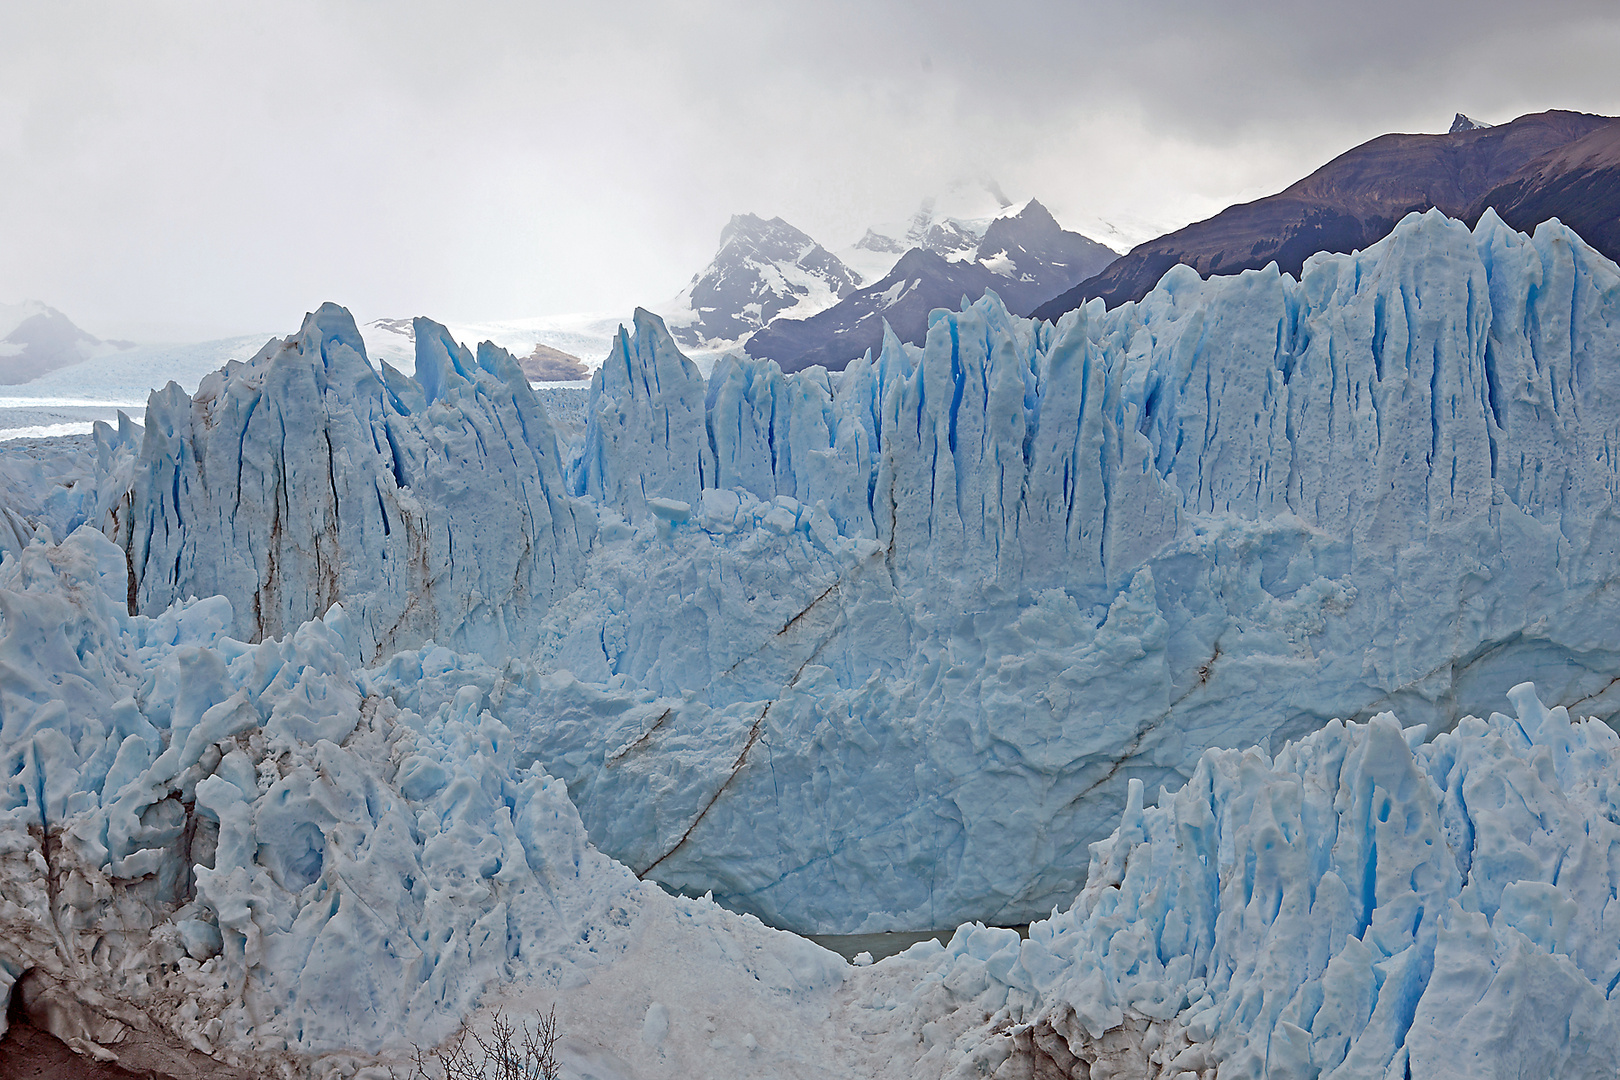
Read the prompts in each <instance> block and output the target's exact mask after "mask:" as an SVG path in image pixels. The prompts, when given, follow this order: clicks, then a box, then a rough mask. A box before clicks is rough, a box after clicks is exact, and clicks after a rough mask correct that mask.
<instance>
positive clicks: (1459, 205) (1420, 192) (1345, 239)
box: [1033, 110, 1620, 319]
mask: <svg viewBox="0 0 1620 1080" xmlns="http://www.w3.org/2000/svg"><path fill="white" fill-rule="evenodd" d="M1459 118H1460V119H1461V120H1463V121H1467V125H1466V126H1465V125H1463V124H1459V123H1457V122H1455V121H1454V122H1453V125H1452V130H1451V131H1450V132H1448V133H1447V134H1444V135H1401V134H1390V135H1381V136H1379V137H1378V138H1376V139H1372V140H1370V141H1368V142H1365V143H1362V144H1361V145H1360V146H1357V147H1354V148H1353V149H1351V150H1348V151H1346V152H1345V153H1343V154H1341V155H1339V156H1338V157H1336V158H1334V159H1333V160H1332V161H1330V162H1328V163H1327V164H1326V165H1323V166H1322V167H1321V168H1320V169H1317V170H1316V171H1315V172H1313V173H1311V174H1310V175H1309V176H1307V177H1305V178H1304V179H1302V180H1300V181H1298V182H1297V183H1295V184H1292V185H1290V186H1289V187H1287V188H1285V189H1284V190H1283V191H1280V192H1278V193H1277V194H1275V195H1271V196H1267V197H1266V198H1263V199H1257V200H1255V201H1254V202H1249V203H1242V204H1239V205H1236V206H1232V207H1228V208H1227V209H1226V210H1223V211H1221V212H1220V213H1219V214H1216V215H1215V216H1214V217H1212V218H1209V219H1207V220H1205V221H1200V222H1196V223H1194V224H1192V225H1188V226H1187V227H1186V228H1184V229H1178V230H1176V231H1175V232H1172V233H1169V234H1167V235H1165V236H1161V237H1159V238H1158V239H1156V240H1150V241H1148V242H1147V243H1144V244H1140V245H1138V246H1137V247H1135V248H1133V249H1131V251H1130V252H1129V253H1128V254H1126V255H1124V256H1122V257H1121V258H1119V259H1118V260H1117V261H1116V262H1114V263H1113V264H1111V265H1110V266H1108V267H1107V269H1106V270H1104V271H1103V272H1101V273H1099V274H1098V275H1096V276H1095V277H1093V278H1090V279H1088V280H1085V281H1082V282H1081V283H1079V284H1078V285H1077V286H1075V287H1074V288H1072V289H1069V290H1068V291H1066V292H1064V293H1062V294H1061V295H1058V296H1056V297H1054V298H1053V299H1052V300H1051V301H1049V302H1047V303H1044V304H1041V305H1040V306H1039V307H1038V308H1036V309H1035V310H1034V312H1033V313H1034V314H1035V315H1036V316H1038V317H1040V318H1043V319H1056V318H1057V317H1058V316H1060V315H1062V314H1063V313H1064V312H1065V311H1068V310H1070V309H1071V308H1074V307H1077V306H1079V305H1080V304H1082V303H1084V302H1085V301H1087V300H1090V299H1092V298H1094V297H1101V298H1102V299H1103V300H1104V301H1106V302H1107V303H1108V304H1109V305H1110V306H1112V305H1114V304H1119V303H1123V302H1124V301H1126V300H1139V299H1141V298H1142V297H1143V296H1144V295H1146V294H1147V292H1148V291H1149V290H1150V289H1152V288H1153V286H1154V285H1156V284H1157V283H1158V281H1159V279H1160V278H1162V277H1163V276H1164V274H1165V271H1167V270H1169V269H1170V268H1171V267H1172V266H1175V265H1177V264H1178V263H1183V264H1186V265H1188V266H1191V267H1192V268H1193V269H1195V270H1197V271H1198V272H1199V273H1200V274H1201V275H1204V276H1206V277H1207V276H1209V275H1211V274H1235V273H1238V272H1239V271H1242V270H1254V269H1259V268H1261V267H1263V266H1265V265H1266V264H1267V263H1271V262H1276V263H1277V265H1278V267H1279V268H1280V269H1281V270H1282V271H1283V272H1284V273H1288V274H1293V275H1295V276H1298V274H1299V272H1300V268H1301V267H1302V266H1303V264H1304V262H1305V260H1306V259H1307V258H1309V257H1310V256H1311V255H1314V254H1315V253H1317V252H1319V251H1332V252H1340V253H1346V252H1351V251H1359V250H1362V249H1364V248H1366V247H1368V246H1369V245H1371V244H1373V243H1375V242H1377V241H1378V240H1380V239H1382V238H1383V237H1384V236H1386V235H1388V234H1389V232H1390V230H1391V229H1393V228H1394V226H1395V223H1396V222H1397V221H1399V220H1400V219H1401V218H1402V217H1404V216H1405V215H1407V214H1408V213H1411V212H1412V211H1414V210H1417V211H1421V210H1428V209H1431V208H1433V209H1439V210H1441V211H1443V212H1444V213H1446V214H1448V215H1451V216H1453V217H1464V216H1469V215H1471V220H1476V221H1477V220H1478V218H1479V214H1480V212H1481V211H1482V210H1483V209H1484V205H1485V204H1486V203H1487V202H1495V199H1500V198H1503V197H1506V196H1507V195H1508V194H1509V193H1507V192H1504V194H1503V195H1502V196H1496V197H1495V198H1494V199H1493V198H1490V197H1489V196H1490V195H1491V193H1492V192H1493V191H1494V190H1495V189H1497V188H1498V186H1499V185H1507V184H1509V183H1510V181H1511V182H1512V183H1513V184H1514V186H1513V187H1512V189H1511V193H1512V197H1513V198H1515V199H1518V200H1521V201H1522V208H1521V209H1519V210H1518V211H1517V214H1518V216H1514V215H1513V214H1507V213H1505V214H1504V215H1503V216H1504V219H1505V220H1508V221H1510V222H1511V223H1513V224H1514V225H1515V227H1518V228H1525V227H1531V226H1533V225H1534V224H1535V223H1536V222H1535V221H1530V220H1529V217H1528V216H1526V215H1529V216H1533V215H1534V214H1536V213H1540V214H1543V215H1544V216H1543V217H1541V218H1537V219H1536V221H1540V220H1544V219H1545V217H1546V216H1560V217H1562V216H1563V214H1564V213H1565V212H1567V211H1566V210H1564V209H1563V208H1565V207H1566V206H1567V207H1568V208H1569V209H1578V208H1579V207H1582V206H1589V207H1590V210H1589V211H1587V213H1589V215H1590V216H1591V217H1593V218H1594V219H1600V218H1601V215H1602V210H1601V207H1604V206H1613V205H1614V203H1615V201H1616V200H1620V195H1617V194H1616V189H1615V188H1614V187H1613V185H1612V184H1610V185H1609V186H1608V187H1607V188H1605V186H1604V178H1605V177H1612V176H1613V173H1612V172H1607V173H1606V172H1604V171H1603V170H1604V169H1605V168H1610V169H1612V167H1613V166H1612V160H1613V159H1612V156H1611V157H1608V158H1605V157H1604V156H1603V149H1602V147H1603V146H1604V145H1606V144H1604V142H1603V137H1602V136H1597V133H1598V132H1600V131H1604V130H1607V129H1609V128H1610V127H1611V126H1612V125H1613V124H1614V123H1615V119H1614V118H1612V117H1607V116H1595V115H1590V114H1586V113H1576V112H1567V111H1563V110H1550V111H1547V112H1542V113H1534V114H1531V115H1528V116H1521V117H1519V118H1518V119H1517V120H1514V121H1513V122H1511V123H1508V124H1500V125H1497V126H1494V127H1488V126H1480V125H1479V124H1478V122H1477V121H1473V120H1469V119H1468V118H1467V117H1462V116H1461V114H1459ZM1588 136H1594V137H1596V138H1597V141H1596V142H1594V143H1593V144H1591V145H1589V146H1587V147H1585V148H1584V149H1583V150H1582V151H1580V152H1579V153H1578V154H1576V156H1575V158H1573V159H1570V160H1569V161H1567V162H1566V163H1565V164H1566V165H1567V166H1568V167H1569V168H1570V169H1573V168H1575V165H1576V162H1578V161H1579V162H1588V165H1587V166H1581V168H1580V170H1579V175H1578V176H1576V175H1575V174H1574V173H1570V174H1569V180H1568V181H1567V182H1566V181H1565V180H1562V179H1560V177H1563V176H1565V175H1566V172H1568V169H1566V168H1564V167H1562V166H1560V164H1559V163H1560V162H1561V161H1564V159H1563V158H1561V157H1559V156H1558V155H1559V152H1560V151H1562V150H1563V149H1564V148H1567V147H1572V146H1573V144H1575V143H1577V142H1580V141H1582V140H1584V139H1586V138H1587V137H1588ZM1604 161H1610V162H1611V164H1610V165H1608V166H1604V165H1603V164H1602V162H1604ZM1538 162H1541V163H1542V164H1533V163H1538ZM1578 193H1579V194H1578ZM1498 205H1499V204H1498ZM1610 220H1612V215H1611V218H1610ZM1566 223H1568V222H1566ZM1576 227H1577V228H1580V226H1578V225H1577V226H1576ZM1581 232H1582V235H1583V236H1585V237H1587V238H1588V242H1590V243H1592V244H1593V245H1594V246H1595V247H1597V248H1598V249H1599V250H1600V251H1604V252H1605V254H1608V255H1610V257H1614V256H1615V255H1616V254H1620V250H1617V249H1616V248H1615V247H1613V246H1608V247H1606V246H1605V241H1604V240H1603V239H1602V237H1601V236H1600V235H1599V234H1598V232H1595V231H1594V230H1593V228H1592V226H1591V225H1590V224H1589V225H1588V227H1587V228H1584V229H1582V230H1581Z"/></svg>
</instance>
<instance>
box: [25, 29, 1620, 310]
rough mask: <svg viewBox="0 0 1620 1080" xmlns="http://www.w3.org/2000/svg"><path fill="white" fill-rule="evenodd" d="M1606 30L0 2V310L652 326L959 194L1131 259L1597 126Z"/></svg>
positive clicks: (1619, 34)
mask: <svg viewBox="0 0 1620 1080" xmlns="http://www.w3.org/2000/svg"><path fill="white" fill-rule="evenodd" d="M1617 52H1620V13H1617V12H1616V11H1615V9H1614V6H1613V4H1612V2H1594V3H1562V4H1550V5H1525V4H1522V3H1509V2H1504V0H1489V2H1485V3H1414V2H1406V3H1396V2H1393V0H1369V2H1366V3H1360V4H1356V5H1342V4H1325V3H1324V4H1317V3H1308V4H1300V3H1298V2H1297V0H1296V2H1293V3H1287V4H1284V3H1280V2H1268V3H1255V4H1245V5H1236V4H1219V5H1215V4H1207V3H1198V2H1195V0H1159V2H1146V3H1138V4H1130V5H1126V4H1104V3H1090V2H1037V3H1008V4H999V5H988V4H983V3H971V4H970V3H965V2H942V3H926V4H924V3H916V4H871V3H854V2H844V0H835V2H822V3H818V4H814V5H809V4H785V3H782V4H773V3H758V4H743V3H718V2H709V3H700V2H693V3H670V4H656V5H655V4H639V3H618V4H611V5H606V4H598V5H578V4H566V5H565V4H554V3H539V4H533V3H495V2H489V3H480V4H466V5H440V4H409V3H389V4H384V3H358V2H356V3H345V4H314V3H278V4H275V5H249V4H245V3H217V4H215V3H209V4H204V3H143V4H139V5H136V4H124V3H94V4H75V3H65V4H53V5H24V4H11V5H6V6H4V7H0V251H3V253H4V254H3V257H0V300H4V299H7V298H9V299H12V300H16V299H21V298H24V297H32V298H38V299H40V300H43V301H45V302H47V303H50V304H53V305H55V306H57V307H60V308H62V309H63V310H64V311H67V312H68V313H69V314H70V315H71V316H72V317H74V318H75V319H77V320H78V321H80V322H81V323H83V324H84V325H86V327H87V328H89V329H91V330H92V331H94V332H98V333H101V334H105V335H123V336H137V337H148V338H150V337H153V336H162V335H165V334H167V335H171V336H172V335H182V336H185V335H189V336H208V335H211V334H225V333H233V332H242V331H245V330H253V329H264V330H284V329H285V328H287V327H289V326H292V325H295V324H296V322H297V321H298V318H299V316H300V315H301V313H302V312H303V311H305V310H308V309H311V308H313V307H314V306H315V305H316V304H318V303H319V302H321V301H322V300H325V299H333V300H337V301H339V302H342V303H345V304H348V305H349V306H351V307H352V308H353V309H354V310H355V311H356V313H357V314H360V315H362V316H373V315H409V314H431V315H434V316H436V317H438V318H441V319H459V320H468V321H475V320H482V319H494V318H510V317H516V316H524V315H538V314H545V313H550V312H560V311H570V310H601V309H614V308H619V307H622V308H624V309H625V310H626V311H628V309H629V307H630V306H631V305H633V304H635V303H638V302H640V303H646V302H651V301H657V300H660V299H663V298H665V297H668V296H669V295H671V294H673V293H674V292H675V291H677V290H678V289H679V288H680V287H681V286H682V285H683V284H684V283H685V280H686V278H687V277H688V276H689V275H690V274H691V273H692V272H693V271H694V270H696V269H697V268H698V267H700V266H701V265H702V264H703V263H704V261H706V260H707V258H708V257H709V255H710V254H712V252H713V249H714V246H715V243H716V239H717V236H718V234H719V230H720V228H721V226H722V225H724V224H725V222H726V220H727V219H728V218H729V216H730V215H731V214H733V213H736V212H741V211H753V212H757V213H761V214H764V215H767V216H769V215H777V214H780V215H781V216H783V217H784V218H786V219H787V220H789V221H791V222H792V223H794V224H795V225H797V226H799V227H800V228H803V229H805V230H806V231H808V232H809V233H811V234H812V235H813V236H816V237H817V238H819V239H821V240H822V241H823V242H824V243H826V244H828V245H830V246H834V247H836V246H840V245H842V244H844V243H847V242H849V241H850V240H853V239H854V238H855V237H856V236H858V235H859V234H860V232H861V230H862V229H863V227H864V226H865V225H866V224H868V223H871V222H874V221H880V220H890V219H894V218H897V217H902V216H904V215H905V214H907V213H909V211H910V210H911V209H912V208H913V207H914V206H915V205H916V203H917V201H918V200H919V199H920V198H921V197H922V196H923V195H926V194H929V193H930V192H931V191H935V190H938V189H940V188H942V187H944V186H945V185H947V184H949V183H950V182H952V181H953V180H957V179H959V178H962V177H968V176H979V175H989V176H993V177H995V178H996V179H997V180H998V181H999V183H1000V185H1001V187H1002V188H1003V189H1005V190H1006V191H1007V193H1008V194H1009V195H1010V196H1012V197H1013V198H1015V199H1018V198H1024V197H1027V196H1030V195H1034V196H1036V197H1038V198H1040V199H1041V200H1042V201H1043V202H1046V203H1047V204H1048V205H1049V206H1050V207H1051V208H1052V210H1053V211H1054V213H1056V214H1057V216H1058V218H1059V220H1061V221H1064V222H1065V223H1067V224H1071V225H1073V226H1076V227H1080V228H1083V229H1084V228H1087V227H1094V226H1095V224H1096V223H1097V222H1110V223H1113V224H1114V225H1116V226H1118V227H1119V228H1121V229H1122V230H1123V231H1125V232H1126V234H1127V235H1131V236H1133V237H1134V238H1137V239H1141V238H1145V237H1146V236H1148V235H1152V234H1153V233H1154V232H1157V231H1158V230H1159V229H1161V228H1165V227H1172V226H1176V225H1180V224H1183V223H1185V222H1187V221H1189V220H1194V219H1197V218H1200V217H1205V216H1208V215H1209V214H1211V213H1214V212H1215V211H1217V210H1219V209H1220V208H1221V207H1223V206H1225V205H1227V204H1229V203H1231V202H1233V201H1237V200H1242V199H1249V198H1255V197H1258V196H1260V195H1264V194H1267V193H1269V192H1271V191H1275V190H1277V189H1279V188H1281V187H1283V186H1285V185H1286V184H1288V183H1290V182H1292V181H1293V180H1295V179H1297V178H1298V177H1299V176H1301V175H1303V174H1305V173H1306V172H1309V171H1310V170H1311V169H1313V168H1315V167H1316V166H1318V165H1320V164H1322V163H1323V162H1324V161H1326V160H1327V159H1329V158H1330V157H1332V156H1334V155H1335V154H1337V153H1339V152H1341V151H1343V150H1344V149H1347V148H1348V147H1350V146H1351V145H1353V144H1355V143H1357V142H1361V141H1363V140H1365V139H1367V138H1370V137H1372V136H1374V135H1377V134H1380V133H1382V132H1385V131H1443V130H1444V129H1445V127H1446V126H1447V125H1448V124H1449V122H1450V119H1451V115H1452V113H1454V112H1456V111H1458V110H1461V111H1463V112H1467V113H1469V114H1470V115H1473V116H1476V117H1479V118H1481V119H1485V120H1490V121H1503V120H1507V119H1511V118H1512V117H1514V116H1516V115H1520V114H1522V113H1525V112H1533V111H1538V110H1541V109H1546V108H1573V109H1581V110H1585V111H1592V112H1606V113H1620V86H1617V84H1616V83H1615V82H1614V80H1613V78H1612V68H1613V57H1614V56H1615V55H1616V54H1617Z"/></svg>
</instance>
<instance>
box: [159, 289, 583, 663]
mask: <svg viewBox="0 0 1620 1080" xmlns="http://www.w3.org/2000/svg"><path fill="white" fill-rule="evenodd" d="M416 351H417V355H416V376H415V378H408V377H406V376H404V375H401V374H400V373H399V372H397V371H394V370H393V369H392V368H390V367H388V365H386V364H384V365H382V367H381V371H380V372H378V371H376V370H373V368H372V367H371V365H370V363H369V362H368V361H367V360H366V356H365V344H364V342H363V341H362V340H361V337H360V333H359V331H358V330H357V329H356V328H355V325H354V320H353V319H352V318H351V317H350V316H349V313H348V312H346V311H344V310H343V309H342V308H339V307H337V306H335V305H331V304H328V305H325V306H323V307H322V308H321V309H320V310H319V311H316V312H315V313H313V314H312V315H310V316H309V317H308V318H307V319H306V320H305V322H304V326H303V329H302V330H301V331H300V332H299V333H298V334H296V335H294V336H293V337H290V338H287V339H286V340H284V341H273V342H271V343H270V344H268V345H266V346H265V348H264V349H263V350H262V351H261V352H260V353H259V354H258V355H257V356H255V357H254V358H253V359H252V360H251V361H249V362H248V363H247V364H236V363H232V364H230V365H227V367H226V368H225V369H224V370H222V371H220V372H218V373H216V374H214V375H212V376H209V377H208V378H207V379H205V380H203V382H202V384H201V385H200V386H199V387H198V388H197V393H196V394H195V395H194V396H188V395H187V394H186V393H185V392H184V391H182V390H181V389H180V388H179V387H178V386H175V385H174V384H172V383H171V384H170V385H169V386H168V387H167V388H166V389H164V390H163V391H160V392H158V393H156V394H154V395H153V397H152V401H151V403H150V405H149V406H148V408H147V434H146V438H145V442H144V443H143V446H142V451H141V457H140V461H139V463H138V466H137V469H136V476H135V482H134V511H135V512H134V515H133V518H132V521H131V536H130V538H129V541H128V544H129V549H130V560H131V573H132V574H133V576H134V579H135V585H134V591H135V596H136V600H137V603H138V605H139V607H140V608H141V609H146V608H159V609H161V608H164V607H167V606H168V604H169V603H170V602H172V601H174V600H177V599H183V598H184V597H187V596H224V597H226V598H227V599H228V600H230V602H231V605H232V610H233V611H234V613H235V623H234V625H233V632H234V633H236V634H237V635H238V636H239V637H242V638H244V639H253V640H257V639H259V638H263V637H276V636H280V635H283V634H286V633H290V632H291V631H293V630H295V629H296V628H297V627H298V626H299V625H301V624H302V623H303V622H305V621H306V620H308V619H310V618H313V617H317V616H319V615H321V614H323V613H324V612H325V611H326V610H327V609H328V608H329V607H330V606H331V605H332V604H334V603H337V602H340V601H341V602H343V603H344V604H345V605H346V606H347V607H348V608H349V609H350V610H351V611H352V612H353V617H354V619H355V631H356V640H355V641H354V643H353V644H354V646H355V647H356V648H357V650H358V652H359V654H360V655H361V656H363V657H365V658H367V659H370V658H372V657H375V656H378V655H381V654H384V653H387V652H390V651H392V650H393V649H395V648H399V647H404V646H408V645H415V644H420V643H421V642H422V641H423V640H425V639H427V638H430V637H431V638H437V639H438V640H440V641H443V642H446V643H451V644H455V645H457V646H458V647H466V648H471V649H477V650H479V651H481V652H484V653H485V654H486V655H489V656H491V657H499V656H503V655H505V654H506V653H507V652H509V651H511V650H514V649H521V648H522V647H523V645H524V644H525V643H526V642H528V641H530V640H532V633H531V628H532V627H533V625H534V624H535V622H536V618H535V616H536V615H537V613H540V612H543V611H544V610H545V608H546V606H547V605H548V604H549V603H550V601H551V600H552V598H553V597H554V596H555V595H557V594H558V593H566V592H568V591H570V590H572V589H573V588H574V585H575V583H576V582H577V580H578V578H579V574H580V572H581V569H582V567H583V565H584V561H585V552H586V550H587V549H588V548H589V546H590V539H591V534H592V531H593V529H594V521H593V518H592V516H591V513H590V511H589V508H583V507H580V506H579V505H578V504H577V503H576V502H575V501H574V500H573V499H571V498H569V497H568V495H567V492H566V490H565V484H564V480H563V476H562V463H561V461H560V460H559V455H558V452H557V440H556V436H555V434H554V433H553V431H552V429H551V424H550V421H549V420H548V419H547V416H546V412H545V409H544V408H543V407H541V405H540V404H539V403H538V401H537V400H536V399H535V396H534V393H533V391H532V390H531V389H530V388H529V384H528V382H527V381H526V380H525V379H524V378H523V375H522V372H521V370H520V369H519V367H518V366H517V363H516V361H514V360H513V359H512V357H511V356H510V355H509V354H507V353H506V352H505V351H504V350H502V349H499V348H497V347H496V346H494V345H491V344H489V343H485V344H484V345H482V346H480V347H479V350H478V352H477V355H476V356H475V355H474V354H473V353H471V352H470V351H469V350H467V349H466V348H465V347H464V346H462V345H459V344H458V343H456V342H455V341H454V340H452V339H451V337H450V335H449V332H448V331H446V330H445V329H444V327H442V326H440V325H438V324H437V323H433V322H431V321H429V320H426V319H419V320H417V323H416Z"/></svg>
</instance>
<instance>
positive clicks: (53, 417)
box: [0, 333, 274, 442]
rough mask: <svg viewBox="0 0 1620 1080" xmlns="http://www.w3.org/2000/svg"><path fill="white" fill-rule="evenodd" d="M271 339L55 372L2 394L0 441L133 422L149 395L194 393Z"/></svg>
mask: <svg viewBox="0 0 1620 1080" xmlns="http://www.w3.org/2000/svg"><path fill="white" fill-rule="evenodd" d="M273 336H274V335H272V334H269V333H263V334H244V335H241V336H239V337H231V338H221V339H219V340H217V341H200V342H191V343H186V344H165V345H137V346H135V347H134V348H130V349H123V350H121V351H119V352H116V353H113V354H111V355H108V356H102V357H97V358H95V359H93V360H86V361H84V362H83V363H79V364H74V365H72V366H71V367H65V368H61V369H59V370H57V371H53V372H51V373H49V374H47V375H44V376H42V377H41V378H38V379H35V380H33V381H32V382H26V383H18V384H16V385H12V386H7V387H5V388H4V392H3V393H0V442H3V441H7V440H12V439H37V438H44V437H47V436H52V435H87V434H89V432H90V429H91V427H92V426H93V425H94V423H95V421H97V420H102V421H105V422H106V423H109V424H116V423H117V421H118V413H119V412H120V411H123V412H126V413H128V414H129V415H130V417H131V418H133V419H134V420H136V421H137V422H138V421H139V420H140V418H141V416H142V414H143V413H144V412H145V410H146V399H147V396H148V395H149V394H150V393H151V392H152V391H153V390H156V389H159V388H161V387H163V386H165V385H167V384H168V383H170V382H174V383H178V384H179V386H180V387H181V389H183V390H186V391H188V392H189V391H192V390H195V389H197V384H198V383H200V382H201V381H202V379H203V376H205V375H207V374H208V373H209V372H211V371H216V370H218V369H219V368H220V367H222V366H223V365H224V364H225V362H226V361H227V360H247V359H248V358H249V357H251V356H252V355H253V354H254V353H256V352H258V351H259V349H260V348H262V347H263V346H264V343H265V342H266V341H269V340H270V339H271V338H272V337H273Z"/></svg>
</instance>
